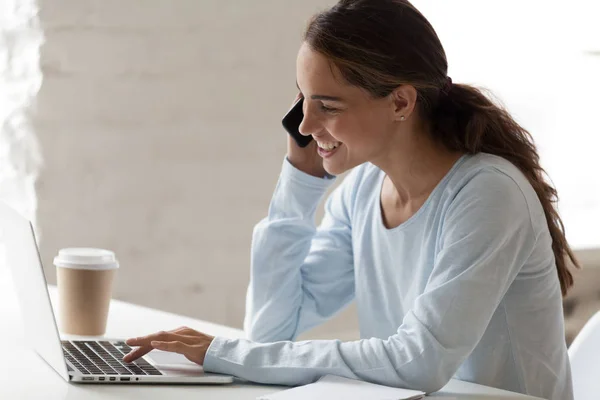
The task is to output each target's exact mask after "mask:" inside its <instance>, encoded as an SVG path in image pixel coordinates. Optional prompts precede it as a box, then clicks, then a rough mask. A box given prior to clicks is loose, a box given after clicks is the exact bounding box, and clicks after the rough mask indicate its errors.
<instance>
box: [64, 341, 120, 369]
mask: <svg viewBox="0 0 600 400" xmlns="http://www.w3.org/2000/svg"><path fill="white" fill-rule="evenodd" d="M72 343H73V344H74V345H75V347H77V348H78V349H79V350H81V352H82V353H84V354H85V355H86V356H87V357H88V358H89V359H90V360H91V361H92V362H93V363H94V365H96V367H98V368H100V370H101V371H102V372H103V373H104V374H106V375H119V373H118V372H117V371H115V370H114V369H112V368H111V367H110V365H108V364H107V363H106V361H104V360H103V359H102V358H100V356H99V355H98V354H96V353H95V352H94V351H93V350H92V349H91V348H90V347H89V346H87V344H86V342H81V341H75V342H72Z"/></svg>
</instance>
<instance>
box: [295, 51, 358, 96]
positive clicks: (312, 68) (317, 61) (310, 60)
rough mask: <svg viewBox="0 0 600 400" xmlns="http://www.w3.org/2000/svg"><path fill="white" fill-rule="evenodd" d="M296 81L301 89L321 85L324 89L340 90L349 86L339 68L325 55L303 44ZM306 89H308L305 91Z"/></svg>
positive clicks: (298, 60) (298, 59)
mask: <svg viewBox="0 0 600 400" xmlns="http://www.w3.org/2000/svg"><path fill="white" fill-rule="evenodd" d="M296 79H297V81H298V85H299V86H300V88H301V89H303V90H306V89H309V88H310V87H311V86H314V85H319V86H320V88H323V85H326V87H325V88H327V87H330V88H340V87H343V86H349V85H348V84H347V83H346V82H345V80H344V79H343V77H342V76H341V74H340V72H339V70H338V68H337V67H336V66H335V65H334V64H333V63H332V62H330V61H329V59H327V57H325V56H324V55H323V54H321V53H319V52H316V51H314V50H313V49H311V47H310V46H309V45H308V44H307V43H303V44H302V46H300V50H299V51H298V57H297V58H296ZM305 87H306V89H305Z"/></svg>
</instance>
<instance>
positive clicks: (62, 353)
mask: <svg viewBox="0 0 600 400" xmlns="http://www.w3.org/2000/svg"><path fill="white" fill-rule="evenodd" d="M3 247H4V254H5V256H6V259H5V260H4V261H6V263H7V265H8V267H9V269H10V271H11V274H12V278H13V281H14V285H15V289H16V292H17V296H18V299H19V303H20V306H21V313H22V316H23V322H24V325H25V326H24V328H25V333H26V334H27V335H28V338H27V339H28V340H27V343H28V344H29V345H31V346H32V347H33V350H35V351H36V352H37V353H38V354H39V355H40V356H41V357H42V358H43V359H44V360H45V361H46V362H47V363H48V364H49V365H50V366H51V367H52V368H54V370H55V371H56V372H57V373H58V374H59V375H60V376H62V377H63V378H64V379H65V380H66V381H70V382H78V383H188V384H202V383H210V384H215V383H230V382H233V377H231V376H227V375H221V374H210V373H204V371H203V370H202V367H200V366H199V365H197V364H194V363H192V362H189V361H187V359H185V358H184V357H182V356H179V355H177V354H172V353H165V352H158V353H156V354H155V355H153V354H154V353H150V354H149V355H146V356H144V357H142V358H140V359H138V360H137V361H135V362H133V363H124V362H122V358H123V356H124V355H125V354H127V353H128V352H129V351H130V350H131V349H130V347H129V346H127V345H126V344H125V341H124V340H111V339H106V340H101V341H95V340H85V341H81V340H63V341H61V340H60V336H59V333H58V329H57V326H56V320H55V318H54V312H53V309H52V305H51V302H50V297H49V295H48V287H47V284H46V278H45V276H44V270H43V268H42V262H41V259H40V255H39V249H38V247H37V243H36V239H35V234H34V231H33V226H32V225H31V222H30V221H29V220H27V219H26V218H24V217H23V216H21V215H20V214H19V213H17V212H16V211H14V210H13V209H12V208H10V207H8V206H7V205H6V204H5V203H4V202H2V201H0V256H1V255H2V251H1V250H2V248H3ZM2 261H3V260H1V259H0V263H1V262H2ZM161 353H162V354H161ZM159 356H161V357H162V359H161V358H160V357H159ZM165 356H166V357H165ZM169 356H170V357H171V358H170V361H169Z"/></svg>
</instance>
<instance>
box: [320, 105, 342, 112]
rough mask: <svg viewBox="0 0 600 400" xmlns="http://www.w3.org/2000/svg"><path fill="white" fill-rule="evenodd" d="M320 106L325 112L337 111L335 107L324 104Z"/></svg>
mask: <svg viewBox="0 0 600 400" xmlns="http://www.w3.org/2000/svg"><path fill="white" fill-rule="evenodd" d="M320 108H321V111H323V112H327V113H334V112H336V111H338V109H337V108H332V107H327V106H326V105H324V104H321V106H320Z"/></svg>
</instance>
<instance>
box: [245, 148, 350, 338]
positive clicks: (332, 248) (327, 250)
mask: <svg viewBox="0 0 600 400" xmlns="http://www.w3.org/2000/svg"><path fill="white" fill-rule="evenodd" d="M332 182H333V180H332V179H322V178H316V177H313V176H311V175H308V174H305V173H304V172H302V171H300V170H298V169H296V168H294V167H293V166H292V165H291V164H290V163H289V161H287V159H286V160H285V161H284V164H283V168H282V171H281V175H280V177H279V181H278V183H277V186H276V188H275V192H274V195H273V198H272V200H271V204H270V206H269V212H268V216H267V217H266V218H265V219H263V220H262V221H261V222H260V223H259V224H258V225H257V226H256V227H255V229H254V233H253V238H252V250H251V272H250V284H249V287H248V291H247V296H246V317H245V320H244V330H245V331H246V334H247V337H248V338H249V339H250V340H254V341H257V342H274V341H279V340H293V339H294V338H295V337H296V336H297V335H298V334H300V333H301V332H303V331H305V330H308V329H310V328H311V327H313V326H316V325H318V324H320V323H321V322H323V321H325V320H327V319H328V318H330V317H331V316H332V315H334V314H335V313H336V312H337V311H339V310H340V309H342V308H343V307H344V306H346V305H347V304H348V303H350V302H351V301H352V299H353V298H354V268H353V259H352V239H351V229H350V221H349V215H348V211H347V207H346V204H345V199H344V198H343V197H344V190H345V189H344V183H345V182H344V183H342V185H340V187H338V188H336V189H335V190H334V191H333V193H332V194H331V196H330V197H329V198H328V199H327V202H326V205H325V216H324V218H323V221H322V223H321V224H320V226H319V227H318V229H317V228H316V226H315V213H316V208H317V206H318V204H319V202H320V200H321V199H322V198H323V196H324V194H325V192H326V190H327V188H328V187H329V186H331V184H332Z"/></svg>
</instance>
